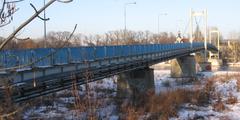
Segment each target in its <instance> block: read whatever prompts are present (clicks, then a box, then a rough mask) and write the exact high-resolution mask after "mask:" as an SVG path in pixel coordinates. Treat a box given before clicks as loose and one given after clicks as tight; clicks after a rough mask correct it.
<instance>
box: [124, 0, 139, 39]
mask: <svg viewBox="0 0 240 120" xmlns="http://www.w3.org/2000/svg"><path fill="white" fill-rule="evenodd" d="M133 4H137V3H136V2H132V3H125V4H124V40H126V31H127V6H128V5H133Z"/></svg>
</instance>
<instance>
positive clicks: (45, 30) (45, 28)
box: [43, 0, 47, 48]
mask: <svg viewBox="0 0 240 120" xmlns="http://www.w3.org/2000/svg"><path fill="white" fill-rule="evenodd" d="M43 4H44V6H45V5H46V0H43ZM43 14H44V16H43V17H44V19H46V10H45V9H44V11H43ZM43 22H44V23H43V24H44V48H46V47H47V23H46V22H47V21H46V20H44V21H43Z"/></svg>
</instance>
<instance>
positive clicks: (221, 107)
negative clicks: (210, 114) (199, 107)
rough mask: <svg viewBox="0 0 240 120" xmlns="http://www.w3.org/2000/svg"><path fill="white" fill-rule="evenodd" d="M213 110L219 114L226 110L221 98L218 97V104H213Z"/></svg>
mask: <svg viewBox="0 0 240 120" xmlns="http://www.w3.org/2000/svg"><path fill="white" fill-rule="evenodd" d="M213 109H214V110H215V111H218V112H221V111H224V110H225V109H226V106H225V105H224V103H223V101H222V99H221V97H220V96H219V97H218V100H217V102H216V103H215V104H213Z"/></svg>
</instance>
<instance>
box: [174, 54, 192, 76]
mask: <svg viewBox="0 0 240 120" xmlns="http://www.w3.org/2000/svg"><path fill="white" fill-rule="evenodd" d="M195 76H196V61H195V57H194V56H193V55H189V56H184V57H181V58H177V59H174V60H172V61H171V77H174V78H175V77H176V78H178V77H195Z"/></svg>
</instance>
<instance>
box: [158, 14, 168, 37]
mask: <svg viewBox="0 0 240 120" xmlns="http://www.w3.org/2000/svg"><path fill="white" fill-rule="evenodd" d="M167 15H168V14H167V13H160V14H158V34H159V33H160V31H159V25H160V16H167Z"/></svg>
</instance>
